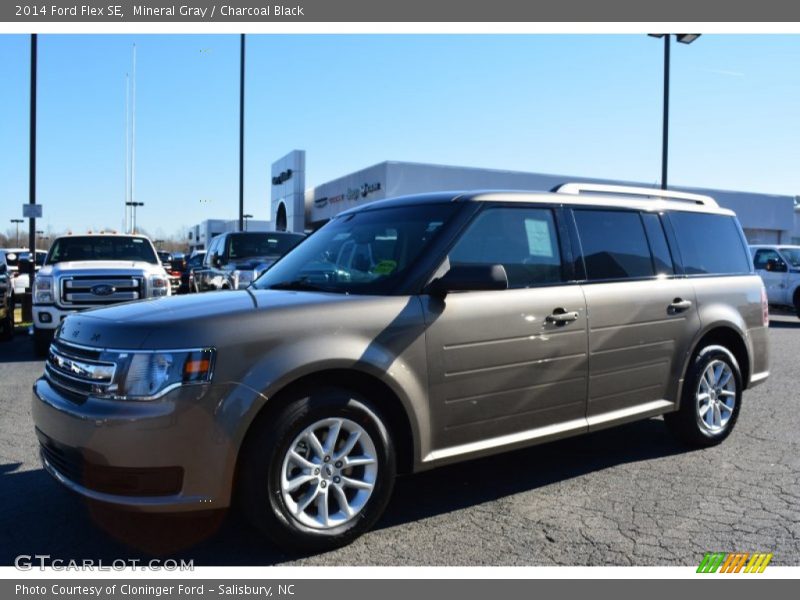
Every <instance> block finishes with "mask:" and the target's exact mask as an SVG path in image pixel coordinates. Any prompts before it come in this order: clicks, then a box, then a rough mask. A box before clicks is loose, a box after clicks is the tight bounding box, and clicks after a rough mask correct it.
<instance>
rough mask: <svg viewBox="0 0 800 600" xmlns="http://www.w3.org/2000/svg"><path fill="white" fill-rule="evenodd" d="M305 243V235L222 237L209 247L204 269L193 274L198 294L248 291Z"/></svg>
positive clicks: (244, 233) (237, 234)
mask: <svg viewBox="0 0 800 600" xmlns="http://www.w3.org/2000/svg"><path fill="white" fill-rule="evenodd" d="M304 239H305V235H303V234H302V233H287V232H281V231H271V232H265V231H239V232H230V233H223V234H220V235H218V236H217V237H215V238H214V239H213V240H212V241H211V244H209V246H208V252H207V253H206V256H205V259H204V261H203V268H202V269H198V270H196V271H195V273H194V278H195V285H196V286H197V289H198V291H201V292H207V291H210V290H238V289H240V288H246V287H247V286H248V285H250V283H251V282H253V281H255V280H256V279H257V278H258V277H259V276H260V275H261V273H263V272H264V271H266V270H267V269H268V268H269V267H270V266H271V265H272V263H274V262H275V261H276V260H278V259H279V258H280V257H281V256H283V255H284V254H286V253H287V252H288V251H289V250H291V249H292V248H294V247H295V246H296V245H297V244H299V243H300V242H302V241H303V240H304Z"/></svg>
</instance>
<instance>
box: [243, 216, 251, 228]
mask: <svg viewBox="0 0 800 600" xmlns="http://www.w3.org/2000/svg"><path fill="white" fill-rule="evenodd" d="M252 218H253V215H242V219H244V230H245V231H247V219H252Z"/></svg>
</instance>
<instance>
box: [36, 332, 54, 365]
mask: <svg viewBox="0 0 800 600" xmlns="http://www.w3.org/2000/svg"><path fill="white" fill-rule="evenodd" d="M52 342H53V332H52V331H50V330H47V329H37V328H36V327H34V328H33V353H34V354H35V355H36V357H37V358H46V357H47V353H48V352H49V350H50V344H51V343H52Z"/></svg>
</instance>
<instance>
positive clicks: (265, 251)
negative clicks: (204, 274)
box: [227, 232, 304, 260]
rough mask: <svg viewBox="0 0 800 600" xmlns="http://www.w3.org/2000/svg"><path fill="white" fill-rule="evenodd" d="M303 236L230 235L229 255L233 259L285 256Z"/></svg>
mask: <svg viewBox="0 0 800 600" xmlns="http://www.w3.org/2000/svg"><path fill="white" fill-rule="evenodd" d="M303 238H304V236H302V235H300V234H297V233H263V232H262V233H256V232H252V233H237V234H234V235H231V236H229V237H228V247H227V256H228V258H230V259H232V260H236V259H241V258H255V257H266V256H269V257H276V256H283V255H284V254H286V253H287V252H288V251H289V250H291V249H292V248H294V247H295V246H296V245H297V244H299V243H300V242H302V241H303Z"/></svg>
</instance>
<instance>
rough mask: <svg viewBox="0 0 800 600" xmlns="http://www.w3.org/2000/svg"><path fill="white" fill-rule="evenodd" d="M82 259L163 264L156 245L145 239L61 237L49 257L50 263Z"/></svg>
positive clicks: (47, 261) (51, 249)
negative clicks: (156, 250) (154, 247)
mask: <svg viewBox="0 0 800 600" xmlns="http://www.w3.org/2000/svg"><path fill="white" fill-rule="evenodd" d="M82 260H123V261H142V262H148V263H152V264H159V261H158V257H157V256H156V253H155V252H154V251H153V246H152V245H151V244H150V242H149V241H148V240H147V239H145V238H139V237H123V236H80V235H76V236H73V237H64V238H58V239H57V240H56V241H55V242H54V243H53V247H52V248H50V252H49V254H48V255H47V260H46V263H47V264H53V263H58V262H69V261H82Z"/></svg>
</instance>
